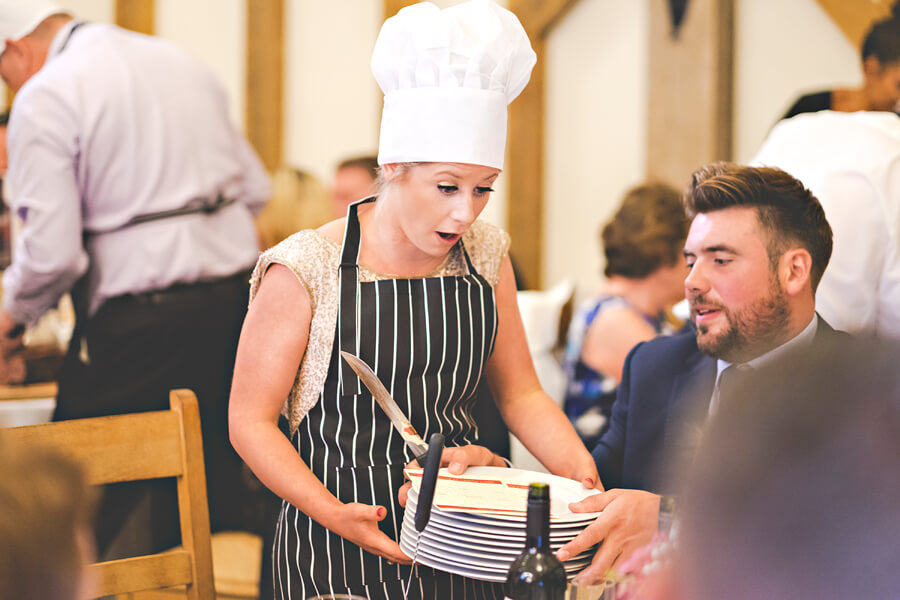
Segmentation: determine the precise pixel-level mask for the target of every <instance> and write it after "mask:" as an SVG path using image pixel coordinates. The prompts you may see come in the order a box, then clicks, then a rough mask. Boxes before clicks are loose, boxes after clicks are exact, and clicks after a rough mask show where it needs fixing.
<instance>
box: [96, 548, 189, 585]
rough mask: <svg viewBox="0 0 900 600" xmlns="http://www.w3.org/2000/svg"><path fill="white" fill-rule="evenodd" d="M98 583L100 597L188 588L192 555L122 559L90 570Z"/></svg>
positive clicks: (170, 553)
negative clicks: (178, 586)
mask: <svg viewBox="0 0 900 600" xmlns="http://www.w3.org/2000/svg"><path fill="white" fill-rule="evenodd" d="M90 568H91V569H92V570H93V571H94V572H95V573H96V575H97V579H98V581H99V582H100V583H99V587H100V589H99V590H98V591H99V592H100V593H101V594H103V595H107V594H127V593H130V592H140V591H144V590H153V589H159V588H167V587H174V586H176V585H185V584H190V583H191V582H192V581H193V578H192V576H191V554H190V552H188V551H186V550H175V551H172V552H165V553H162V554H151V555H149V556H139V557H135V558H123V559H121V560H111V561H107V562H102V563H96V564H93V565H91V566H90Z"/></svg>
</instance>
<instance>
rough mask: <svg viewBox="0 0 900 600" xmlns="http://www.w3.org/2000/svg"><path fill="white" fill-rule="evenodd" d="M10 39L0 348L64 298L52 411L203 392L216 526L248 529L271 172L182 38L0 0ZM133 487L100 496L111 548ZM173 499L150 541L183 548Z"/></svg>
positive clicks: (74, 414)
mask: <svg viewBox="0 0 900 600" xmlns="http://www.w3.org/2000/svg"><path fill="white" fill-rule="evenodd" d="M0 41H2V42H3V44H4V45H3V53H2V55H0V76H2V77H3V79H4V81H5V82H6V84H7V85H8V86H9V87H10V89H12V90H13V91H16V92H17V94H16V97H15V100H14V102H13V106H12V109H11V118H10V122H9V137H8V148H9V165H10V168H9V171H8V174H7V177H8V179H9V181H10V183H11V184H12V185H11V187H12V189H13V191H14V197H13V198H11V206H12V210H13V212H14V213H15V214H16V215H17V216H18V217H19V218H21V219H22V221H23V228H22V232H21V235H20V236H19V238H18V239H17V241H16V243H15V246H14V249H13V262H12V265H11V266H10V267H9V268H8V269H7V270H6V272H5V273H4V275H3V299H2V310H0V340H2V354H3V358H4V359H5V358H6V357H9V356H10V354H12V353H15V352H16V351H17V349H18V348H19V347H20V346H21V330H22V328H23V326H27V325H30V324H32V323H34V322H35V321H36V320H37V319H38V317H40V316H41V315H42V314H43V313H44V312H46V311H47V310H48V309H49V308H51V307H53V306H55V305H56V303H57V301H58V300H59V298H60V296H62V295H63V294H64V293H67V292H70V293H71V295H72V298H73V302H74V305H75V312H76V327H75V332H74V334H73V337H72V341H71V344H70V347H69V351H68V353H67V355H66V357H65V359H64V363H63V366H62V369H61V372H60V374H59V395H58V398H57V408H56V413H55V415H54V419H56V420H62V419H72V418H82V417H95V416H100V415H110V414H117V413H126V412H138V411H145V410H155V409H162V408H168V392H169V390H170V389H172V388H179V387H185V388H190V389H192V390H194V392H195V393H196V394H197V396H198V398H199V401H200V410H201V419H202V423H203V434H204V435H203V437H204V440H203V441H204V453H205V459H206V465H207V477H208V485H209V498H210V503H211V506H210V511H211V524H212V527H213V529H214V530H215V529H220V528H226V527H227V528H238V527H240V526H241V519H242V518H243V515H242V512H243V511H244V507H243V506H242V505H241V503H242V502H243V501H244V500H245V497H244V494H243V492H242V490H243V489H244V484H243V483H242V477H241V462H240V460H239V458H238V457H237V455H236V454H235V453H234V451H233V450H232V449H231V447H230V445H229V443H228V437H227V423H226V402H227V398H228V390H229V385H230V375H231V369H232V366H233V361H234V353H235V350H236V344H237V337H238V335H239V331H240V326H241V323H242V321H243V316H244V314H245V312H246V305H247V297H248V293H249V284H248V282H249V270H250V268H251V267H252V266H253V265H254V263H255V262H256V258H257V255H258V251H259V250H258V243H257V238H256V231H255V228H254V224H253V214H254V213H256V212H258V211H259V210H260V209H261V208H262V206H263V204H264V202H265V201H266V200H267V198H268V197H269V195H270V184H269V179H268V176H267V175H266V172H265V170H264V169H263V167H262V165H261V163H260V162H259V160H258V158H257V157H256V156H255V155H254V153H253V151H252V150H251V148H250V146H249V144H248V143H247V142H246V140H245V139H243V137H242V136H241V134H240V133H239V132H238V130H237V129H236V128H235V126H234V125H233V124H232V123H231V121H230V119H229V116H228V108H227V97H226V94H225V91H224V89H223V86H222V85H221V84H220V82H219V81H218V80H217V78H216V77H215V76H214V75H213V73H212V72H211V70H209V69H208V68H206V67H205V66H203V65H202V64H200V63H199V62H198V61H197V60H195V59H193V58H192V57H190V56H189V55H188V54H187V53H186V52H184V51H183V50H181V49H179V48H178V47H177V46H175V45H174V44H172V43H170V42H167V41H163V40H160V39H156V38H152V37H149V36H145V35H141V34H137V33H134V32H130V31H126V30H123V29H120V28H118V27H115V26H113V25H107V24H93V23H86V22H82V21H77V20H73V19H72V17H71V16H70V15H69V14H66V13H65V12H64V11H63V10H62V9H60V8H59V7H58V6H57V5H55V4H54V3H52V2H49V1H47V0H29V2H21V1H20V0H0ZM172 489H174V488H172ZM119 492H120V493H122V494H125V493H129V494H131V493H132V492H131V491H128V492H126V491H124V490H122V489H121V488H120V489H119ZM141 493H143V492H141ZM247 493H248V494H249V492H247ZM111 494H113V495H111ZM134 495H139V494H137V492H134ZM162 495H163V496H167V495H168V494H162ZM158 496H159V495H158V494H156V492H155V491H154V500H153V502H154V503H155V502H156V499H155V498H157V497H158ZM129 497H130V498H132V496H129ZM123 498H124V496H123V497H122V498H119V499H118V500H117V499H116V498H115V496H114V493H113V492H112V491H110V492H109V493H107V494H106V500H105V506H104V507H101V509H100V511H99V515H100V519H99V520H98V521H99V523H98V542H99V545H100V549H101V551H102V550H103V549H104V548H105V547H106V546H107V544H108V543H110V542H111V541H112V540H113V538H114V537H115V534H116V532H117V531H118V529H119V525H120V524H121V521H123V520H124V519H125V517H126V516H127V510H126V509H128V508H129V507H130V506H131V504H130V503H129V501H126V500H125V499H123ZM166 500H168V498H167V499H166ZM174 509H175V507H174V504H170V506H168V507H167V508H166V510H169V511H170V512H171V514H172V516H173V519H171V520H170V519H167V518H165V517H164V516H163V515H164V514H165V511H164V510H160V511H156V509H155V505H154V510H153V512H152V520H151V522H149V523H146V527H147V530H148V531H147V534H146V536H145V537H141V535H138V537H137V539H139V540H140V544H139V545H140V549H141V550H143V551H147V550H148V549H149V550H151V551H152V550H153V549H156V548H160V547H165V546H166V545H168V544H172V543H173V542H175V543H177V541H178V539H179V538H178V527H177V520H174V515H175V511H174ZM159 519H162V520H159ZM144 542H146V544H147V545H144ZM147 546H149V548H148V547H147ZM137 547H138V546H135V548H137Z"/></svg>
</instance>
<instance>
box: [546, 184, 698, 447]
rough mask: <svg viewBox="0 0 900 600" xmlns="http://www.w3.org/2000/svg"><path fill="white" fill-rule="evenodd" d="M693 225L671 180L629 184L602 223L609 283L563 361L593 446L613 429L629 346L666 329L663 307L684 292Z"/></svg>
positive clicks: (569, 394) (578, 425)
mask: <svg viewBox="0 0 900 600" xmlns="http://www.w3.org/2000/svg"><path fill="white" fill-rule="evenodd" d="M687 229H688V222H687V218H686V217H685V214H684V208H683V206H682V203H681V197H680V194H679V193H678V191H677V190H675V189H674V188H672V187H670V186H668V185H664V184H647V185H641V186H638V187H635V188H633V189H631V190H630V191H628V193H627V194H626V195H625V198H624V199H623V200H622V205H621V206H620V207H619V210H618V211H617V212H616V214H615V215H614V216H613V218H612V219H611V220H610V221H609V222H608V223H607V224H606V225H605V226H604V227H603V230H602V233H601V242H602V245H603V251H604V254H605V256H606V267H605V268H604V271H603V273H604V275H605V276H606V282H605V283H604V285H603V287H602V288H601V290H600V292H599V294H597V295H595V296H594V297H592V298H591V299H589V300H587V301H586V302H585V303H584V304H582V306H581V308H580V309H579V311H578V312H577V314H576V315H575V316H574V318H573V319H572V325H571V326H570V328H569V336H568V342H567V344H566V357H565V364H564V369H565V372H566V377H567V379H568V382H567V385H566V399H565V410H566V414H567V415H568V417H569V419H570V420H571V421H572V423H573V424H574V425H575V429H576V431H578V434H579V435H580V436H581V439H582V440H583V441H584V442H585V444H586V445H587V447H588V448H592V447H593V446H594V444H595V443H596V441H597V440H598V439H599V437H600V435H601V434H602V433H603V431H605V430H606V424H607V421H608V419H609V414H610V409H611V408H612V403H613V400H615V398H616V386H618V384H619V380H620V379H621V377H622V365H624V364H625V357H626V355H627V354H628V352H629V350H631V348H633V347H634V345H635V344H637V343H639V342H642V341H645V340H649V339H651V338H653V337H655V336H656V335H658V334H660V333H663V332H664V331H665V330H666V329H667V324H666V321H665V319H664V315H663V311H664V310H665V309H666V308H667V307H668V306H670V305H671V304H674V303H675V302H677V301H678V300H680V299H682V298H684V278H685V275H686V274H687V270H686V268H685V266H684V261H683V260H682V258H681V251H682V247H683V246H684V239H685V237H686V236H687Z"/></svg>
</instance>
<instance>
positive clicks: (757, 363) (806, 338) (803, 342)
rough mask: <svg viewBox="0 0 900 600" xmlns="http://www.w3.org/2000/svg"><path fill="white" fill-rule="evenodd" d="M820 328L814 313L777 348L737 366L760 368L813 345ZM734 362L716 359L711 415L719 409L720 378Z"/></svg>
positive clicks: (740, 367) (710, 403)
mask: <svg viewBox="0 0 900 600" xmlns="http://www.w3.org/2000/svg"><path fill="white" fill-rule="evenodd" d="M818 328H819V315H817V314H813V318H812V319H811V320H810V322H809V325H807V326H806V327H804V328H803V331H801V332H800V333H798V334H797V335H795V336H794V337H792V338H791V339H789V340H788V341H786V342H785V343H783V344H782V345H780V346H778V347H777V348H773V349H772V350H769V351H768V352H766V353H765V354H763V355H761V356H757V357H756V358H754V359H753V360H750V361H747V362H746V363H741V364H739V365H738V366H737V368H738V369H745V368H746V369H751V370H752V369H758V368H760V367H762V366H764V365H767V364H770V363H773V362H775V361H776V360H778V359H780V358H782V357H783V356H784V355H785V354H787V353H789V352H794V351H796V350H801V349H803V348H805V347H807V346H811V345H812V343H813V339H814V338H815V337H816V331H817V330H818ZM731 365H732V363H730V362H728V361H727V360H722V359H721V358H720V359H718V360H716V385H715V386H714V387H713V393H712V398H710V402H709V415H710V416H711V415H714V414H715V413H716V411H717V410H719V380H720V378H721V377H722V371H724V370H725V369H727V368H728V367H730V366H731Z"/></svg>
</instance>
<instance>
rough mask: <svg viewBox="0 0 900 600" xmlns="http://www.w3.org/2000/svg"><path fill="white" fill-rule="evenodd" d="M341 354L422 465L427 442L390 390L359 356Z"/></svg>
mask: <svg viewBox="0 0 900 600" xmlns="http://www.w3.org/2000/svg"><path fill="white" fill-rule="evenodd" d="M341 356H342V357H343V358H344V360H345V361H347V364H348V365H350V368H351V369H353V371H354V372H355V373H356V374H357V375H359V379H360V380H361V381H362V382H363V385H365V386H366V388H367V389H368V390H369V391H370V392H371V393H372V397H373V398H375V402H377V403H378V406H380V407H381V410H383V411H384V414H386V415H387V416H388V419H390V420H391V423H392V424H393V425H394V429H396V430H397V431H399V432H400V437H402V438H403V441H404V442H406V445H407V446H408V447H409V449H410V450H412V451H413V454H414V455H415V457H416V460H417V461H418V462H419V464H420V465H422V464H423V461H422V459H423V458H424V457H425V454H426V453H427V452H428V444H426V443H425V440H423V439H422V436H420V435H419V434H418V432H416V430H415V428H414V427H413V426H412V423H410V422H409V419H407V418H406V415H405V414H404V413H403V411H402V410H400V407H399V406H397V403H396V402H395V401H394V399H393V398H391V394H390V392H388V391H387V388H386V387H384V384H383V383H381V380H380V379H378V375H376V374H375V371H373V370H372V368H371V367H370V366H369V365H367V364H366V363H365V362H364V361H362V360H361V359H360V358H359V357H357V356H355V355H353V354H350V353H349V352H344V351H341Z"/></svg>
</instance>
